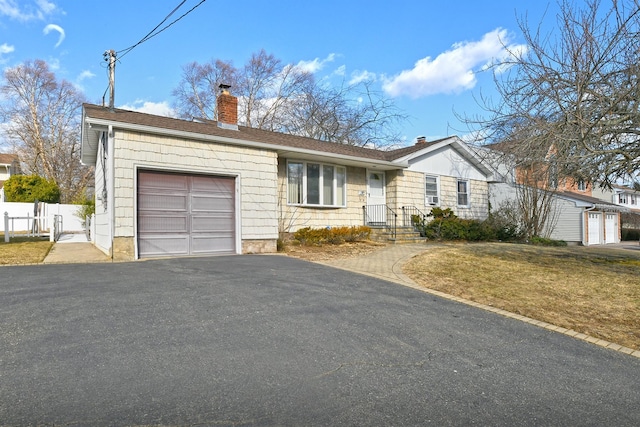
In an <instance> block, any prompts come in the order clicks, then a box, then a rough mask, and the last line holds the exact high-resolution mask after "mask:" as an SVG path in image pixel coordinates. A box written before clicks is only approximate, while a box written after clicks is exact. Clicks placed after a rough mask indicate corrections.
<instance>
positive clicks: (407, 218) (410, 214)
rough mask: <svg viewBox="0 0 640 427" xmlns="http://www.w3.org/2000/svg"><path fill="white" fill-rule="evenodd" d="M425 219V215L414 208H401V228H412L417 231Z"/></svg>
mask: <svg viewBox="0 0 640 427" xmlns="http://www.w3.org/2000/svg"><path fill="white" fill-rule="evenodd" d="M426 219H427V215H426V214H425V213H424V212H422V211H421V210H420V209H418V208H416V207H415V206H403V207H402V225H403V227H413V228H414V229H416V230H417V229H418V226H419V225H421V224H423V223H424V222H425V221H426Z"/></svg>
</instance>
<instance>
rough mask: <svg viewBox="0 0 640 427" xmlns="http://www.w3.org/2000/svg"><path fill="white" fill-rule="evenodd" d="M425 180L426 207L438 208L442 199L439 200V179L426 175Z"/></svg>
mask: <svg viewBox="0 0 640 427" xmlns="http://www.w3.org/2000/svg"><path fill="white" fill-rule="evenodd" d="M424 179H425V189H424V195H425V206H438V205H439V204H440V199H439V198H438V177H437V176H430V175H426V176H425V177H424Z"/></svg>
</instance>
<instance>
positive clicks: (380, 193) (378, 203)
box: [367, 171, 387, 223]
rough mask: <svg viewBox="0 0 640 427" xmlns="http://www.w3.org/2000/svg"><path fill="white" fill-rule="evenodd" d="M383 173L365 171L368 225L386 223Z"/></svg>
mask: <svg viewBox="0 0 640 427" xmlns="http://www.w3.org/2000/svg"><path fill="white" fill-rule="evenodd" d="M384 178H385V176H384V172H380V171H367V215H368V217H369V219H368V222H370V223H385V222H386V221H387V206H386V205H387V198H386V194H385V190H384V188H385V182H384Z"/></svg>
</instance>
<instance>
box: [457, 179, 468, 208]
mask: <svg viewBox="0 0 640 427" xmlns="http://www.w3.org/2000/svg"><path fill="white" fill-rule="evenodd" d="M460 182H465V183H466V184H467V185H466V187H467V193H466V194H467V204H466V205H461V204H460V203H458V201H459V200H460V198H459V197H458V196H459V195H460V191H459V190H458V184H459V183H460ZM456 204H457V205H458V207H459V208H470V207H471V182H470V181H469V180H468V179H462V178H458V179H456Z"/></svg>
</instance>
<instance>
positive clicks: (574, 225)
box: [489, 183, 584, 243]
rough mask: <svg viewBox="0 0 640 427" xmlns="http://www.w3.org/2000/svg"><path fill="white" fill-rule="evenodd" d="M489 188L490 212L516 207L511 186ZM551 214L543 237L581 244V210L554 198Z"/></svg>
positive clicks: (493, 184) (491, 185)
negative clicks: (510, 206) (507, 206)
mask: <svg viewBox="0 0 640 427" xmlns="http://www.w3.org/2000/svg"><path fill="white" fill-rule="evenodd" d="M489 188H490V201H491V210H492V211H496V210H498V209H500V208H502V207H504V206H505V205H506V204H511V205H512V206H515V205H516V203H517V202H516V200H517V195H516V189H515V187H514V186H513V185H510V184H506V183H492V184H490V185H489ZM554 200H555V202H554V206H553V212H552V213H551V215H550V219H549V222H548V224H547V227H546V230H545V234H546V236H544V237H549V238H551V239H555V240H564V241H565V242H569V243H581V242H582V230H583V227H584V225H583V220H582V215H583V209H582V208H579V207H576V204H575V202H572V201H569V200H566V199H561V198H557V197H556V198H555V199H554Z"/></svg>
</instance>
